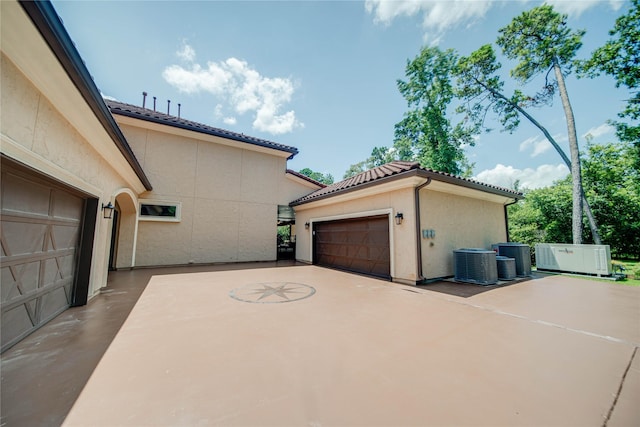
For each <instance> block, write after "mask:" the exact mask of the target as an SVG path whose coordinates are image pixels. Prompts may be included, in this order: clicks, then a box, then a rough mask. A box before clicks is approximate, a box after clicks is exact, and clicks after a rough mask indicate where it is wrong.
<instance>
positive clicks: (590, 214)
mask: <svg viewBox="0 0 640 427" xmlns="http://www.w3.org/2000/svg"><path fill="white" fill-rule="evenodd" d="M475 81H476V83H478V84H479V85H480V86H482V87H483V88H484V89H485V90H487V91H489V92H491V93H492V94H493V95H494V96H495V97H497V98H500V99H502V100H504V101H506V102H508V103H510V104H511V105H512V106H513V108H515V109H516V110H518V112H519V113H520V114H522V115H523V116H524V117H526V119H527V120H529V121H530V122H531V124H533V125H534V126H535V127H537V128H538V129H540V131H541V132H542V133H543V135H544V136H545V137H546V138H547V140H548V141H549V142H550V143H551V145H553V148H555V149H556V151H557V152H558V154H559V155H560V157H561V158H562V160H563V161H564V163H565V164H566V165H567V167H568V168H569V170H571V169H572V168H571V159H569V157H567V155H566V154H565V152H564V150H563V149H562V147H560V145H558V143H557V142H556V140H555V139H553V137H552V136H551V134H550V133H549V131H548V130H547V129H546V128H545V127H544V126H542V125H541V124H540V123H539V122H538V121H537V120H536V119H534V118H533V116H532V115H531V114H529V113H528V112H527V111H526V110H524V109H523V108H522V107H520V106H519V105H517V104H513V103H512V102H511V100H510V99H509V98H507V97H506V96H504V95H503V94H501V93H500V92H498V91H496V90H494V89H492V88H491V87H489V86H487V85H485V84H484V83H483V82H482V81H480V80H478V79H475ZM581 187H582V185H581ZM582 203H583V207H584V211H585V214H586V215H587V219H588V220H589V228H590V229H591V235H592V236H593V242H594V243H595V244H596V245H601V244H602V240H601V239H600V233H599V232H598V223H597V222H596V218H595V217H594V216H593V212H592V211H591V206H590V205H589V202H588V201H587V197H586V196H585V194H584V189H582Z"/></svg>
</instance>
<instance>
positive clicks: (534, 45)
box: [496, 5, 584, 244]
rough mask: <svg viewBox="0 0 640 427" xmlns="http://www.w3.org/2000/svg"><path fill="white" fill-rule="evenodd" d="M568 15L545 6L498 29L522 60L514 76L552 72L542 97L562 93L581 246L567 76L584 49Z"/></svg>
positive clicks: (505, 47) (502, 42)
mask: <svg viewBox="0 0 640 427" xmlns="http://www.w3.org/2000/svg"><path fill="white" fill-rule="evenodd" d="M566 21H567V16H566V15H560V14H559V13H557V12H555V11H554V10H553V7H552V6H549V5H542V6H539V7H535V8H533V9H531V10H530V11H526V12H523V13H522V14H521V15H520V16H517V17H515V18H514V19H513V21H511V23H510V24H509V25H507V26H506V27H504V28H501V29H500V30H499V33H500V36H499V37H498V40H497V41H496V43H497V44H498V45H499V46H500V47H502V51H503V53H504V54H505V55H506V57H507V58H509V59H513V60H517V61H520V62H518V64H517V65H516V67H515V68H514V69H512V70H511V76H512V77H513V78H515V79H516V80H518V81H519V82H521V83H526V82H528V81H530V80H531V79H532V78H533V77H534V76H537V75H539V74H543V73H546V75H547V76H548V75H549V73H550V72H551V71H552V72H553V74H554V75H555V80H554V81H549V80H547V81H546V84H545V86H544V88H543V92H542V96H543V97H544V98H547V97H549V96H550V95H552V94H553V93H554V92H555V91H556V89H557V90H558V92H559V95H560V99H561V100H562V107H563V109H564V115H565V119H566V121H567V136H568V138H569V152H570V155H571V176H572V178H573V181H572V182H573V192H572V197H573V215H572V218H573V219H572V234H573V243H575V244H580V243H582V212H583V207H582V193H583V190H582V173H581V170H580V150H579V148H578V136H577V133H576V124H575V118H574V116H573V109H572V108H571V102H570V101H569V94H568V92H567V87H566V83H565V79H564V77H565V75H567V74H568V73H569V72H571V69H572V67H573V59H574V57H575V55H576V52H577V51H578V49H580V47H581V46H582V41H581V40H582V36H583V35H584V31H583V30H578V31H572V30H571V29H569V28H568V27H567V22H566Z"/></svg>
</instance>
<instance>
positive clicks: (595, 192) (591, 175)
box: [509, 143, 640, 259]
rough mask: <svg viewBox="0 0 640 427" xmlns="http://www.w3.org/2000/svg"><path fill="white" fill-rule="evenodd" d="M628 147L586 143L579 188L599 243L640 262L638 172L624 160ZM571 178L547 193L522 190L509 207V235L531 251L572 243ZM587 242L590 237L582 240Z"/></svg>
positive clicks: (628, 145)
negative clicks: (546, 244) (587, 202)
mask: <svg viewBox="0 0 640 427" xmlns="http://www.w3.org/2000/svg"><path fill="white" fill-rule="evenodd" d="M632 150H634V147H633V145H632V144H629V143H617V144H606V145H593V144H588V146H587V152H586V153H585V154H584V155H583V156H582V157H583V158H582V166H583V174H584V186H585V189H586V192H587V196H588V198H589V200H590V201H591V204H592V206H593V212H594V214H595V215H596V217H597V220H598V223H599V224H600V231H601V233H602V240H603V242H604V243H606V244H608V245H610V246H611V251H612V253H613V254H614V256H618V257H632V258H636V259H638V258H640V169H638V168H637V166H635V165H634V164H633V158H632V157H631V156H630V155H629V153H630V151H632ZM571 193H572V183H571V178H570V176H568V177H567V178H565V179H563V180H560V181H557V182H555V183H554V184H553V185H552V186H550V187H547V188H540V189H536V190H525V198H524V200H521V201H520V202H518V204H516V205H512V206H509V234H510V237H511V238H512V239H513V240H517V241H521V242H524V243H527V244H529V245H531V246H533V245H534V244H535V243H538V242H549V243H551V242H555V243H569V242H570V241H571V239H572V230H571V228H572V227H571V222H572V221H571V214H570V212H571V204H572V197H571ZM585 237H586V238H587V240H588V238H589V237H590V236H588V235H587V236H585Z"/></svg>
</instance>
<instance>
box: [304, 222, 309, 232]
mask: <svg viewBox="0 0 640 427" xmlns="http://www.w3.org/2000/svg"><path fill="white" fill-rule="evenodd" d="M310 225H311V224H309V223H308V222H305V223H304V229H305V230H308V229H309V226H310Z"/></svg>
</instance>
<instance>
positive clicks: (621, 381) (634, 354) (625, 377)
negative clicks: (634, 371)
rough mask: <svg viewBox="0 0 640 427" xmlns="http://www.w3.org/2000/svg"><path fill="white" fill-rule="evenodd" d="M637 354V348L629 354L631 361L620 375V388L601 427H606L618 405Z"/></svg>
mask: <svg viewBox="0 0 640 427" xmlns="http://www.w3.org/2000/svg"><path fill="white" fill-rule="evenodd" d="M637 352H638V347H635V348H634V349H633V353H632V354H631V359H629V363H628V364H627V369H625V370H624V374H622V379H621V380H620V386H619V387H618V392H617V393H616V397H615V399H613V403H612V404H611V408H609V413H608V414H607V417H606V418H605V419H604V423H602V427H607V424H608V423H609V420H610V419H611V414H613V410H614V409H615V407H616V404H617V403H618V399H619V398H620V393H622V387H623V386H624V381H625V380H626V379H627V374H628V373H629V370H630V369H631V364H632V363H633V359H634V358H635V357H636V353H637Z"/></svg>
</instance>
